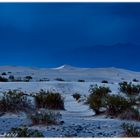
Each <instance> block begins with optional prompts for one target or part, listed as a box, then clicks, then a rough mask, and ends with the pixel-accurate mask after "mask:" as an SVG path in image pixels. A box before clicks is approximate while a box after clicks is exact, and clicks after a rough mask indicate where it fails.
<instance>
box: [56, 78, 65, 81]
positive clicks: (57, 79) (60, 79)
mask: <svg viewBox="0 0 140 140" xmlns="http://www.w3.org/2000/svg"><path fill="white" fill-rule="evenodd" d="M54 80H56V81H65V80H64V79H62V78H55V79H54Z"/></svg>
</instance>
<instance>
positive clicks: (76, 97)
mask: <svg viewBox="0 0 140 140" xmlns="http://www.w3.org/2000/svg"><path fill="white" fill-rule="evenodd" d="M72 96H73V98H74V99H76V100H79V99H80V98H81V95H80V94H79V93H74V94H73V95H72Z"/></svg>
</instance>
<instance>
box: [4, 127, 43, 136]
mask: <svg viewBox="0 0 140 140" xmlns="http://www.w3.org/2000/svg"><path fill="white" fill-rule="evenodd" d="M6 137H23V138H25V137H44V135H43V134H42V133H41V132H39V131H38V130H32V129H29V128H28V127H26V126H22V127H15V128H12V129H11V130H10V131H9V132H8V133H7V134H6Z"/></svg>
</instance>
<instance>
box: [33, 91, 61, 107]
mask: <svg viewBox="0 0 140 140" xmlns="http://www.w3.org/2000/svg"><path fill="white" fill-rule="evenodd" d="M35 104H36V107H37V108H47V109H64V99H63V98H62V96H61V94H60V93H54V92H52V91H47V92H46V91H44V90H40V92H39V93H37V94H36V96H35Z"/></svg>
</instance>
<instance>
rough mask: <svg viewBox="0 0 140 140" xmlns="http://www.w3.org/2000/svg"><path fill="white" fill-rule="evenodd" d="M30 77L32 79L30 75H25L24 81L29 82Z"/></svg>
mask: <svg viewBox="0 0 140 140" xmlns="http://www.w3.org/2000/svg"><path fill="white" fill-rule="evenodd" d="M31 79H33V78H32V76H26V77H25V78H24V81H25V82H29V81H30V80H31Z"/></svg>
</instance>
